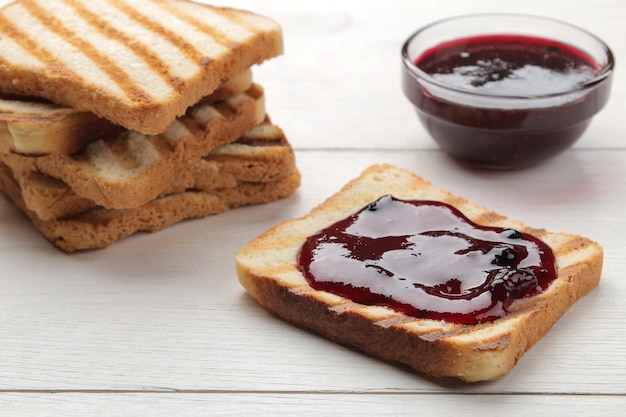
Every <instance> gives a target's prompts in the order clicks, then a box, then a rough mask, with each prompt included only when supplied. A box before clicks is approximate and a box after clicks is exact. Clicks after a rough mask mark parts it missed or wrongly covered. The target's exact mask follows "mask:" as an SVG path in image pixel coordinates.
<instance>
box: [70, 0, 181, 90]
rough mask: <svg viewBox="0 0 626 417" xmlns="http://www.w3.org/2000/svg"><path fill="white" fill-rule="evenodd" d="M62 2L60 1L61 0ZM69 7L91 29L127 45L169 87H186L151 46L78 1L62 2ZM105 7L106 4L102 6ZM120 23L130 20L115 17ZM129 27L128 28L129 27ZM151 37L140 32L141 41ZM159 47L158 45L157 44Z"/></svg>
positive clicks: (121, 16) (178, 88)
mask: <svg viewBox="0 0 626 417" xmlns="http://www.w3.org/2000/svg"><path fill="white" fill-rule="evenodd" d="M59 1H60V0H59ZM62 1H64V2H65V3H67V4H68V5H70V6H71V7H72V9H73V10H74V12H76V13H77V14H78V15H80V16H81V17H82V18H83V19H84V20H85V21H86V22H87V23H88V24H89V25H91V27H94V28H97V29H98V30H99V31H100V32H101V33H102V34H103V35H104V36H105V37H108V38H113V39H120V40H121V41H122V42H123V43H124V44H125V45H127V46H128V48H130V49H131V50H132V51H133V53H135V54H136V55H137V56H138V57H140V58H141V59H142V60H143V61H144V62H145V63H146V64H147V65H148V66H150V67H152V68H153V69H154V72H155V73H156V74H158V75H159V76H161V77H162V79H163V80H164V81H165V82H167V83H169V85H170V86H171V87H172V88H174V89H175V90H177V91H179V90H180V89H181V88H182V87H183V86H184V85H185V81H184V79H183V78H181V76H178V75H176V74H173V73H171V72H170V66H169V65H167V64H166V63H165V62H164V60H163V59H159V58H158V57H157V56H155V53H154V51H153V50H152V49H150V47H149V46H147V45H146V44H144V43H143V42H137V41H136V40H135V39H134V38H131V37H130V36H128V35H127V34H126V33H125V32H124V31H123V30H121V29H118V28H117V27H115V26H114V25H113V24H111V22H110V21H109V20H107V19H105V18H103V17H102V16H100V15H98V14H96V13H94V12H93V11H91V9H89V8H87V7H85V6H84V5H83V4H81V2H80V1H78V0H62ZM100 6H101V7H104V4H102V5H100ZM100 12H101V13H110V10H109V11H108V12H107V11H106V9H105V10H100ZM112 19H115V20H116V21H117V22H118V25H119V21H120V20H122V19H128V17H127V16H123V15H121V14H118V15H115V16H114V17H112ZM129 26H130V25H128V26H127V27H129ZM150 36H154V35H151V34H149V33H146V31H140V32H139V34H138V36H137V37H138V38H139V39H147V38H149V37H150ZM157 45H158V44H157Z"/></svg>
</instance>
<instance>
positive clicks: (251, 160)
mask: <svg viewBox="0 0 626 417" xmlns="http://www.w3.org/2000/svg"><path fill="white" fill-rule="evenodd" d="M152 151H153V152H154V149H153V150H152ZM103 152H108V153H114V151H112V150H111V149H109V148H107V149H105V150H104V151H103ZM5 158H6V159H5V163H6V164H8V166H9V167H11V169H13V176H14V178H15V179H16V181H17V182H18V183H19V185H20V188H21V190H22V197H23V200H24V203H25V206H26V207H27V208H28V209H29V210H31V211H33V212H34V213H36V214H37V216H38V217H39V218H40V219H41V220H51V219H55V218H66V217H69V216H73V215H76V214H77V213H80V212H82V211H85V210H88V209H91V208H93V207H96V204H95V202H93V201H91V200H88V199H86V198H83V197H80V196H79V195H77V194H76V193H75V192H74V190H72V188H71V187H69V186H68V185H67V184H65V183H64V182H62V181H60V180H57V179H55V178H52V177H50V176H47V175H44V174H42V173H40V172H39V171H38V170H37V168H36V167H35V166H33V165H31V164H25V163H24V159H23V157H20V156H17V155H7V156H6V157H5ZM20 158H22V159H21V161H20ZM129 162H131V165H132V160H131V161H129ZM129 169H132V166H130V167H129ZM295 170H296V164H295V157H294V153H293V150H292V148H291V145H290V144H289V142H288V141H287V139H286V137H285V135H284V133H283V131H282V130H281V129H280V128H279V127H277V126H275V125H272V124H271V122H270V121H269V120H266V121H265V122H263V123H261V124H260V125H258V126H255V127H253V128H251V129H248V130H247V131H246V132H244V134H243V135H242V136H241V137H240V138H239V139H237V140H236V141H234V142H232V143H228V144H224V145H221V146H219V147H217V148H215V149H214V150H213V151H211V153H209V154H208V155H205V156H204V157H203V158H202V159H201V160H200V161H196V162H192V163H189V164H187V165H184V166H182V167H181V168H180V169H179V170H178V171H177V173H176V177H175V178H174V180H173V181H172V183H171V184H170V185H169V186H168V188H167V189H166V190H164V191H163V192H162V193H161V194H160V195H159V197H164V196H166V195H170V194H176V193H180V192H185V191H209V190H213V189H219V188H228V187H234V186H236V185H237V183H260V182H262V183H265V182H276V181H280V180H284V179H285V178H287V177H289V176H290V175H292V174H293V172H294V171H295Z"/></svg>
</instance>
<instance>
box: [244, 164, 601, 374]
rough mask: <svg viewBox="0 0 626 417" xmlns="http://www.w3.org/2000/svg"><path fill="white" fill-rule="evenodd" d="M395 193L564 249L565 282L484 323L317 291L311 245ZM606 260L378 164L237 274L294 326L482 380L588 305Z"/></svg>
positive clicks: (278, 235)
mask: <svg viewBox="0 0 626 417" xmlns="http://www.w3.org/2000/svg"><path fill="white" fill-rule="evenodd" d="M388 194H391V195H393V196H395V197H397V198H399V199H405V200H435V201H441V202H444V203H447V204H451V205H453V206H454V207H456V208H458V209H459V210H460V211H461V212H462V213H464V214H465V215H466V216H467V217H468V218H469V219H470V220H472V221H474V222H475V223H477V224H481V225H488V226H499V227H505V228H513V229H516V230H519V231H521V232H527V233H531V234H532V235H534V236H536V237H538V238H540V239H542V240H543V241H544V242H546V243H547V244H548V245H549V246H550V247H551V248H552V250H553V251H554V254H555V256H556V259H557V268H558V277H557V278H556V280H555V281H553V282H552V283H551V285H550V286H549V287H548V288H547V289H546V290H545V291H544V292H541V293H540V294H539V295H534V296H531V297H526V298H522V299H518V300H516V301H514V302H513V304H512V305H511V306H510V307H509V311H508V314H507V315H506V316H504V317H502V318H500V319H496V320H494V321H488V322H484V323H481V324H475V325H461V324H454V323H450V322H445V321H437V320H428V319H419V318H415V317H413V316H409V315H406V314H403V313H400V312H398V311H395V310H393V309H391V308H388V307H384V306H372V305H364V304H359V303H357V302H353V301H351V300H350V299H347V298H343V297H341V296H338V295H334V294H331V293H328V292H324V291H317V290H315V289H313V288H312V287H311V286H310V285H309V284H308V281H307V280H306V279H305V277H304V276H303V275H302V273H301V272H300V271H299V269H298V266H297V261H296V257H297V254H298V252H299V249H300V247H301V245H302V244H303V243H304V242H305V240H306V239H307V237H309V236H311V235H313V234H315V233H316V232H318V231H319V230H322V229H324V228H326V227H328V226H330V225H331V224H333V223H335V222H337V221H339V220H341V219H344V218H346V217H348V216H350V215H351V214H353V213H356V212H357V211H359V210H360V209H362V208H363V207H365V206H366V205H368V204H370V203H371V202H373V201H375V200H377V199H378V198H379V197H381V196H383V195H388ZM602 260H603V251H602V248H601V247H600V246H599V245H598V244H597V243H595V242H593V241H591V240H589V239H587V238H584V237H581V236H577V235H573V234H566V233H552V232H548V231H546V230H543V229H534V228H531V227H529V226H526V225H525V224H523V223H521V222H518V221H513V220H510V219H508V218H506V217H504V216H502V215H499V214H497V213H495V212H493V211H490V210H488V209H486V208H484V207H481V206H478V205H475V204H472V203H470V202H468V201H466V200H464V199H462V198H459V197H455V196H453V195H452V194H450V193H449V192H447V191H445V190H443V189H441V188H437V187H435V186H433V185H432V184H430V183H428V182H426V181H424V180H423V179H422V178H420V177H418V176H416V175H414V174H412V173H410V172H408V171H406V170H403V169H400V168H396V167H393V166H389V165H378V166H373V167H370V168H369V169H367V170H366V171H365V172H363V173H362V174H361V176H359V177H358V178H356V179H355V180H353V181H352V182H350V183H349V184H347V185H346V186H345V187H344V188H343V189H341V191H339V192H338V193H337V194H335V195H334V196H332V197H330V198H329V199H328V200H326V201H325V202H323V203H322V204H320V205H319V206H317V207H316V208H314V209H313V210H312V211H311V212H310V213H309V214H307V215H305V216H304V217H302V218H298V219H293V220H288V221H285V222H283V223H281V224H279V225H277V226H275V227H273V228H272V229H270V230H268V231H267V232H265V233H263V234H262V235H260V236H258V237H257V238H255V239H253V240H252V241H251V242H250V243H249V244H248V245H247V246H245V247H244V248H243V249H242V250H241V251H240V252H239V253H238V254H237V257H236V266H237V272H238V275H239V279H240V281H241V284H242V285H243V286H244V287H245V289H246V290H247V291H248V292H249V293H250V294H251V295H252V297H254V298H255V299H257V300H258V301H259V303H260V304H262V305H263V306H265V307H266V308H268V309H270V310H272V311H274V312H275V313H276V314H278V315H279V316H280V317H282V318H283V319H285V320H287V321H289V322H291V323H294V324H296V325H298V326H302V327H305V328H310V329H312V330H314V331H316V332H319V333H320V334H321V335H324V336H325V337H327V338H328V339H330V340H333V341H335V342H338V343H341V344H345V345H348V346H353V347H356V348H358V349H360V350H362V351H364V352H366V353H368V354H370V355H373V356H375V357H378V358H381V359H384V360H387V361H392V362H399V363H403V364H406V365H409V366H410V367H412V368H414V369H415V370H417V371H419V372H423V373H425V374H428V375H431V376H436V377H455V378H460V379H461V380H465V381H482V380H492V379H495V378H498V377H501V376H503V375H505V374H506V373H507V372H509V370H511V369H512V368H513V366H514V365H515V364H516V363H517V362H518V360H519V359H520V358H521V357H522V355H523V354H524V353H525V352H526V351H527V350H528V349H530V348H531V347H532V346H533V345H534V344H535V343H537V341H538V340H539V339H540V338H541V337H542V336H543V335H544V334H545V333H546V332H548V331H549V329H550V328H551V327H552V325H553V324H554V323H555V322H556V320H557V319H558V318H559V317H560V316H561V315H563V314H564V313H565V311H566V310H567V309H568V308H569V307H570V306H571V305H572V304H573V303H574V302H575V301H576V300H577V299H578V298H580V297H581V296H583V295H584V294H586V293H588V292H589V291H590V290H591V289H592V288H594V287H595V286H596V285H597V284H598V282H599V279H600V274H601V269H602Z"/></svg>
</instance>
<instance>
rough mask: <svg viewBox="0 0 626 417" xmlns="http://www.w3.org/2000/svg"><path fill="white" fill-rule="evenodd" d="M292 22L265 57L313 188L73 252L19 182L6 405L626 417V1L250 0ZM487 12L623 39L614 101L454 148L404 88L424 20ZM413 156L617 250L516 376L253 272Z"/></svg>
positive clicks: (25, 409) (261, 77)
mask: <svg viewBox="0 0 626 417" xmlns="http://www.w3.org/2000/svg"><path fill="white" fill-rule="evenodd" d="M223 4H229V5H234V6H237V7H242V8H246V9H249V10H252V11H256V12H259V13H262V14H266V15H268V16H271V17H273V18H275V19H276V20H278V21H279V22H281V24H282V25H283V29H284V36H285V54H284V55H283V56H281V57H279V58H277V59H274V60H272V61H270V62H267V63H265V64H263V65H262V66H260V67H258V68H257V69H255V70H254V74H255V78H256V80H257V81H258V82H259V83H260V84H261V85H263V86H264V87H265V90H266V96H267V109H268V113H269V114H270V115H271V117H272V119H273V121H274V122H275V123H276V124H278V125H280V126H281V127H282V128H283V129H284V130H285V132H286V133H287V135H288V137H289V140H290V141H291V143H292V145H293V147H294V148H295V150H296V157H297V164H298V166H299V168H300V170H301V172H302V176H303V181H302V186H301V187H300V189H299V190H298V191H297V193H296V194H294V195H293V196H291V197H289V198H287V199H284V200H281V201H279V202H276V203H272V204H268V205H264V206H256V207H247V208H241V209H236V210H232V211H230V212H227V213H224V214H221V215H218V216H214V217H209V218H206V219H201V220H194V221H187V222H183V223H180V224H177V225H175V226H172V227H170V228H168V229H166V230H164V231H161V232H159V233H156V234H139V235H135V236H133V237H130V238H128V239H125V240H123V241H120V242H118V243H116V244H115V245H113V246H111V247H109V248H107V249H104V250H99V251H91V252H84V253H77V254H73V255H66V254H64V253H62V252H60V251H58V250H56V249H55V248H53V247H52V246H51V245H50V244H49V243H48V242H47V241H46V240H44V239H43V238H42V237H41V236H40V235H39V234H38V232H37V231H36V230H35V228H34V227H32V225H31V224H30V223H29V221H28V220H26V218H25V217H24V216H22V215H21V214H20V213H19V212H18V210H17V209H16V208H15V207H14V206H13V205H12V204H11V203H10V202H9V201H8V200H7V199H5V198H0V416H43V415H46V416H48V415H50V416H99V415H107V416H201V415H237V416H239V415H244V414H256V415H298V416H300V415H312V416H313V415H314V416H325V415H394V416H400V415H428V416H434V415H442V416H460V415H462V416H490V415H494V416H495V415H497V416H508V417H512V416H526V415H531V414H532V415H533V416H535V417H540V416H553V415H555V414H556V413H559V412H567V413H568V415H569V416H617V415H623V412H624V411H623V410H624V409H625V408H626V348H625V342H626V336H625V333H626V302H625V300H624V298H625V297H626V275H625V273H624V271H625V270H626V216H625V206H626V128H625V127H624V126H625V116H624V109H626V85H625V83H626V73H625V71H626V66H621V64H622V62H621V57H624V56H626V2H624V1H623V0H594V1H593V2H592V1H590V0H580V1H577V2H574V1H570V0H558V1H557V0H552V1H546V0H526V1H523V2H520V1H515V2H511V1H506V0H497V1H491V0H490V1H486V0H485V1H481V0H476V1H467V0H438V1H431V2H426V1H423V2H417V1H409V0H406V1H380V0H378V1H370V0H368V1H359V2H357V1H343V2H341V1H331V0H316V1H310V2H288V1H270V0H265V1H264V0H256V1H255V0H249V1H245V0H239V1H232V2H230V3H229V2H227V1H223ZM479 11H507V12H524V13H532V14H540V15H545V16H551V17H557V18H560V19H562V20H566V21H569V22H571V23H574V24H577V25H579V26H582V27H584V28H586V29H588V30H590V31H592V32H594V33H595V34H597V35H598V36H600V37H601V38H603V39H604V40H605V41H606V42H607V43H608V44H609V45H610V46H611V47H612V49H613V51H614V53H615V55H616V56H617V70H616V73H615V78H614V84H613V93H612V97H611V100H610V102H609V105H608V106H607V107H606V108H605V109H604V110H603V111H602V112H601V113H600V114H599V115H598V116H597V117H596V118H595V119H594V121H593V123H592V125H591V127H590V128H589V130H588V131H587V132H586V133H585V135H584V136H583V138H581V140H580V141H579V142H577V143H576V145H575V146H574V147H573V148H572V149H571V150H569V151H567V152H566V153H564V154H563V155H561V156H559V157H557V158H555V159H553V160H551V161H549V162H547V163H545V164H543V165H540V166H537V167H534V168H531V169H527V170H523V171H514V172H493V171H481V170H474V169H469V168H467V167H465V166H462V165H460V164H458V163H456V162H455V161H454V160H452V159H450V158H448V157H447V156H446V155H445V154H443V153H442V152H441V151H440V150H439V149H438V148H437V146H436V145H435V144H434V143H433V142H432V140H431V139H430V138H429V137H428V136H427V134H426V132H425V131H424V130H423V129H422V127H421V126H420V125H419V124H418V121H417V119H416V117H415V114H414V112H413V109H412V107H411V106H410V105H409V103H408V101H407V100H406V99H405V97H404V96H403V93H402V91H401V89H400V47H401V44H402V42H403V41H404V39H405V38H406V37H407V36H408V35H409V34H410V33H411V32H413V31H414V30H415V29H417V28H418V27H419V26H421V25H424V24H426V23H428V22H430V21H433V20H435V19H439V18H443V17H447V16H451V15H457V14H463V13H469V12H479ZM380 162H388V163H392V164H396V165H399V166H402V167H404V168H408V169H410V170H412V171H414V172H416V173H418V174H419V175H421V176H423V177H425V178H426V179H428V180H430V181H431V182H433V183H435V184H436V185H439V186H442V187H445V188H448V189H449V190H451V191H452V192H454V193H455V194H458V195H461V196H463V197H465V198H468V199H469V200H471V201H473V202H476V203H478V204H481V205H484V206H488V207H490V208H492V209H494V210H496V211H498V212H500V213H503V214H505V215H507V216H509V217H512V218H514V219H519V220H523V221H525V222H526V223H527V224H530V225H533V226H537V227H544V228H546V229H549V230H553V231H566V232H573V233H578V234H582V235H585V236H587V237H590V238H592V239H594V240H597V241H598V242H600V243H601V244H602V245H603V246H604V249H605V266H604V271H603V277H602V281H601V283H600V285H599V287H598V288H597V289H595V290H594V291H593V292H592V293H590V294H589V295H588V296H586V297H585V298H583V299H582V300H580V301H579V302H578V303H577V304H576V305H575V306H574V307H573V308H572V309H571V310H570V311H569V312H568V313H567V314H566V315H565V316H564V317H563V318H562V319H561V320H560V321H559V322H558V323H557V324H556V325H555V326H554V328H553V329H552V331H551V332H550V333H549V334H548V335H547V336H545V337H544V338H543V339H542V340H541V341H540V342H539V344H537V345H536V346H535V347H534V348H533V349H532V350H531V351H530V352H528V353H527V354H526V355H525V356H524V357H523V359H522V360H521V361H520V362H519V364H518V365H517V367H516V368H515V369H514V370H513V371H512V372H511V373H510V374H508V375H507V376H505V377H503V378H502V379H500V380H498V381H494V382H489V383H478V384H464V383H460V382H454V381H441V380H436V379H432V378H428V377H425V376H423V375H420V374H416V373H413V372H410V371H407V370H406V369H403V368H400V367H397V366H394V365H390V364H387V363H383V362H380V361H378V360H375V359H372V358H370V357H368V356H365V355H363V354H361V353H359V352H356V351H353V350H350V349H346V348H344V347H341V346H338V345H335V344H333V343H331V342H328V341H326V340H324V339H322V338H320V337H318V336H316V335H314V334H312V333H310V332H307V331H303V330H300V329H297V328H294V327H292V326H290V325H288V324H286V323H284V322H282V321H280V320H279V319H277V318H275V317H274V316H273V315H271V314H269V313H268V312H267V311H265V310H264V309H262V308H261V307H259V305H257V304H256V303H255V302H254V301H253V300H252V299H251V298H250V297H249V296H248V295H247V294H246V293H245V292H244V290H243V288H242V287H241V286H240V285H239V283H238V280H237V277H236V273H235V268H234V255H235V253H236V252H237V250H238V249H239V248H241V247H242V246H243V245H245V243H246V242H247V241H248V240H249V239H251V238H252V237H254V236H255V235H257V234H259V233H260V232H262V231H264V230H265V229H267V228H268V227H270V226H272V225H274V224H275V223H277V222H279V221H282V220H284V219H287V218H290V217H294V216H299V215H302V214H305V213H306V212H308V210H309V209H311V208H312V207H313V206H314V205H316V204H318V203H320V202H321V201H322V200H324V199H325V198H326V197H328V196H329V195H331V194H332V193H334V192H335V191H337V190H338V189H339V188H340V187H341V186H342V185H343V184H344V183H345V182H346V181H348V180H349V179H352V178H353V177H355V176H357V175H358V174H359V173H360V172H361V171H362V170H363V169H365V168H366V167H367V166H369V165H371V164H374V163H380Z"/></svg>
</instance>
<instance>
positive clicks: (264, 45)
mask: <svg viewBox="0 0 626 417" xmlns="http://www.w3.org/2000/svg"><path fill="white" fill-rule="evenodd" d="M0 22H1V24H0V190H1V191H3V192H4V194H6V195H7V196H8V197H9V198H10V199H11V200H12V201H13V202H14V203H15V205H16V206H17V207H19V208H20V209H21V210H22V211H24V212H25V213H26V214H27V216H28V217H29V218H30V219H31V221H32V222H33V224H34V225H35V226H36V227H37V228H38V229H39V231H40V232H41V233H42V234H43V235H44V236H45V237H46V238H47V239H49V240H50V241H51V242H52V243H53V244H54V245H56V246H57V247H59V248H60V249H62V250H64V251H66V252H73V251H76V250H84V249H96V248H103V247H106V246H108V245H110V244H112V243H113V242H115V241H117V240H119V239H121V238H123V237H126V236H128V235H131V234H133V233H135V232H138V231H156V230H159V229H162V228H163V227H166V226H168V225H171V224H173V223H175V222H178V221H181V220H183V219H188V218H197V217H203V216H208V215H212V214H216V213H219V212H223V211H225V210H228V209H230V208H233V207H238V206H242V205H249V204H260V203H266V202H270V201H273V200H276V199H279V198H282V197H285V196H287V195H289V194H291V193H293V192H294V191H295V190H296V189H297V188H298V186H299V184H300V177H299V172H298V169H297V167H296V164H295V158H294V154H293V150H292V148H291V146H290V144H289V142H288V141H287V139H286V137H285V135H284V133H283V131H282V130H281V129H280V128H279V127H278V126H276V125H274V124H272V122H271V121H270V119H269V116H268V115H267V113H266V111H265V106H264V90H263V88H262V87H261V86H260V85H258V84H257V83H255V82H254V80H253V77H252V69H251V68H252V67H253V66H255V65H258V64H260V63H261V62H263V61H265V60H268V59H271V58H274V57H276V56H277V55H280V54H281V53H282V51H283V43H282V32H281V29H280V26H279V25H278V24H277V23H276V22H274V21H273V20H271V19H269V18H266V17H264V16H260V15H257V14H254V13H251V12H247V11H243V10H236V9H229V8H218V7H212V6H208V5H204V4H198V3H194V2H192V1H188V0H125V1H117V0H97V1H94V0H76V1H72V2H47V1H43V0H17V1H14V2H12V3H10V4H8V5H6V6H4V7H3V8H2V9H0Z"/></svg>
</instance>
